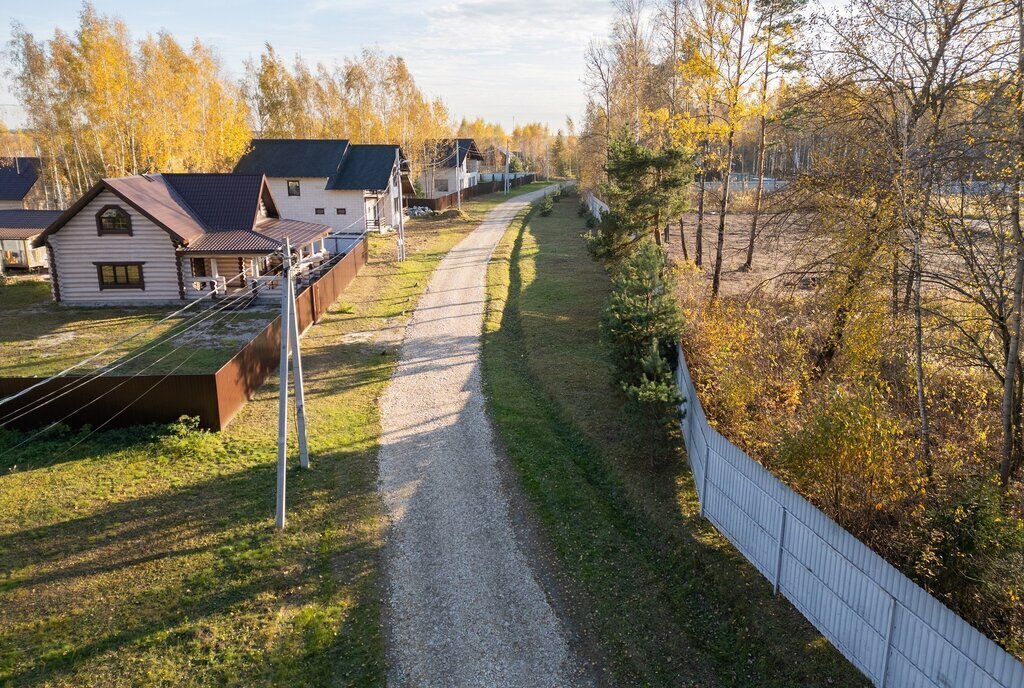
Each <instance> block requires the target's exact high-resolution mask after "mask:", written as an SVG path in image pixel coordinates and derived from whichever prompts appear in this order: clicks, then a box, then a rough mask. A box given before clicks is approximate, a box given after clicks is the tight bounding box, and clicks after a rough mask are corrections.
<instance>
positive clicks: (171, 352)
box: [5, 285, 266, 453]
mask: <svg viewBox="0 0 1024 688" xmlns="http://www.w3.org/2000/svg"><path fill="white" fill-rule="evenodd" d="M262 286H266V285H262ZM231 305H233V304H232V303H231V302H230V301H228V302H225V303H224V304H222V305H221V310H223V309H226V308H227V307H229V306H231ZM239 314H240V311H239V312H237V313H235V315H234V317H235V318H237V317H238V315H239ZM222 317H226V316H222ZM184 346H185V343H182V344H179V345H178V346H176V347H174V348H173V349H171V350H170V351H169V352H167V353H166V354H164V355H163V356H161V357H160V358H158V359H156V360H155V361H153V362H152V363H150V364H148V365H146V366H145V367H143V368H141V369H140V370H138V371H136V372H135V373H134V374H132V375H130V376H128V377H126V378H125V379H124V380H122V381H121V382H119V383H118V384H116V385H114V386H113V387H111V388H110V389H108V390H107V391H105V392H104V393H103V394H100V395H99V396H97V397H95V398H94V399H91V400H90V401H88V402H87V403H85V404H83V405H82V406H80V407H78V408H77V409H75V410H74V411H71V412H70V413H68V414H66V415H64V416H62V417H61V418H59V419H58V420H56V421H53V422H52V423H50V424H49V425H47V426H46V427H44V428H43V429H42V430H39V431H37V432H35V433H34V434H32V435H30V436H29V437H27V438H26V439H24V440H22V441H21V442H19V443H18V444H16V445H14V446H13V447H11V448H9V449H7V450H5V453H9V452H13V451H14V450H16V449H18V448H20V447H22V446H24V445H25V444H28V443H29V442H31V441H33V440H35V439H36V438H38V437H40V436H41V435H43V434H45V433H47V432H49V431H50V430H52V429H53V428H55V427H56V426H57V425H60V424H61V423H63V422H64V421H65V420H67V419H68V418H70V417H71V416H73V415H75V414H76V413H78V412H80V411H81V410H82V409H85V408H88V407H89V406H92V405H93V404H95V403H96V402H97V401H99V400H100V399H102V398H104V397H106V396H107V395H109V394H110V393H112V392H114V391H115V390H117V389H120V388H121V387H123V386H124V385H126V384H128V383H129V382H130V381H132V380H134V379H135V378H137V377H139V376H141V375H142V374H143V373H145V372H146V371H147V370H149V369H151V368H152V367H154V366H156V365H157V364H159V363H160V362H162V361H164V360H165V359H167V358H168V357H169V356H171V355H173V354H175V353H177V352H178V351H180V350H181V349H182V348H183V347H184ZM197 351H198V349H196V350H194V351H193V352H192V353H190V354H189V356H188V357H187V358H186V361H187V360H191V358H192V356H194V355H195V354H196V352H197ZM183 364H184V362H183V363H181V364H179V365H178V366H176V367H175V368H174V369H172V371H171V372H172V373H173V372H174V371H176V370H178V369H179V368H181V366H182V365H183ZM170 374H171V373H168V374H167V375H165V376H164V378H162V379H165V378H166V377H167V376H168V375H170ZM99 377H102V376H96V377H92V378H89V380H88V381H89V382H91V381H92V380H95V379H98V378H99ZM158 383H159V381H158ZM154 386H155V385H154ZM151 389H152V387H151V388H150V390H151ZM150 390H147V391H146V392H144V393H143V395H140V397H139V398H141V396H144V395H145V394H147V393H148V392H149V391H150ZM68 393H70V391H69V392H68ZM136 401H138V399H136ZM132 403H134V402H132ZM122 412H123V411H122ZM120 413H121V412H119V413H118V415H119V414H120ZM108 422H109V421H108ZM105 424H106V423H105ZM105 424H104V425H105Z"/></svg>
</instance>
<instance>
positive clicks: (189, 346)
mask: <svg viewBox="0 0 1024 688" xmlns="http://www.w3.org/2000/svg"><path fill="white" fill-rule="evenodd" d="M180 307H181V306H148V307H129V308H111V307H103V308H80V307H69V306H62V305H60V304H56V303H54V302H53V300H52V299H51V298H50V285H49V282H46V281H43V280H41V279H38V278H18V279H15V280H12V281H11V282H10V283H8V284H5V285H0V377H21V376H30V375H41V376H46V375H52V374H54V373H57V372H59V371H61V370H63V369H65V368H67V367H68V366H70V365H72V364H74V363H77V362H79V361H81V360H82V359H83V358H85V357H87V356H90V355H92V354H96V353H99V352H102V351H104V350H105V349H107V348H108V347H110V346H111V345H113V344H116V343H117V342H119V341H121V340H124V339H126V338H128V337H131V336H132V335H135V334H139V333H142V332H143V331H144V330H147V328H150V327H152V328H153V329H152V330H149V331H147V332H145V334H140V336H139V337H138V338H137V339H134V340H132V341H129V342H126V343H124V344H123V345H121V346H118V347H117V348H114V349H112V350H111V351H109V352H106V353H103V354H102V355H100V356H98V357H97V358H96V359H95V360H94V361H92V362H90V363H89V365H88V366H86V367H83V368H80V369H79V370H80V371H81V372H86V371H87V370H90V369H95V368H99V367H100V366H103V365H108V364H113V363H116V362H118V361H126V362H124V363H123V364H122V365H120V366H119V367H118V368H116V369H115V370H114V371H113V372H112V373H111V374H113V375H123V374H130V373H133V372H138V371H141V370H143V369H146V372H147V373H149V374H156V375H159V374H164V373H168V372H171V371H172V370H174V371H175V372H177V373H180V374H188V373H204V372H214V371H216V370H217V369H218V368H220V367H221V366H222V365H224V363H226V362H227V361H228V359H230V358H231V356H233V355H234V354H235V352H237V351H238V349H239V348H241V346H242V345H243V344H244V343H245V342H247V341H248V340H250V339H252V337H254V336H255V335H256V334H257V333H258V332H259V331H260V330H261V329H263V327H265V326H266V324H267V323H268V322H270V320H272V319H273V318H274V316H275V315H276V314H277V311H276V309H274V308H267V307H260V308H252V309H247V310H244V311H235V312H230V313H229V312H227V311H224V312H223V313H220V312H218V313H209V314H208V316H209V317H205V316H204V318H205V319H204V320H203V322H202V323H201V324H200V325H199V326H198V327H196V328H195V329H194V330H192V331H189V332H185V330H184V327H183V326H180V325H181V323H182V322H183V321H184V320H186V319H188V318H189V317H191V316H192V315H193V314H195V313H198V312H200V311H202V310H203V309H206V308H208V307H209V306H208V304H207V302H203V303H199V304H196V305H195V306H194V307H193V308H191V309H189V310H188V311H186V312H185V313H184V314H182V316H179V317H175V318H171V319H169V320H167V321H166V322H163V323H161V322H160V320H161V319H163V318H164V317H165V316H167V315H168V314H170V313H173V312H174V311H175V310H177V309H178V308H180ZM222 316H223V317H222ZM158 323H159V324H158ZM172 328H174V329H173V330H172ZM178 333H181V337H180V338H172V337H170V336H165V337H164V340H161V342H160V343H157V344H156V345H155V346H150V345H149V342H152V341H153V340H154V338H155V337H159V336H161V335H168V334H178ZM179 345H184V346H181V347H180V346H179ZM144 349H145V351H143V350H144ZM140 354H141V355H140ZM129 359H130V360H129Z"/></svg>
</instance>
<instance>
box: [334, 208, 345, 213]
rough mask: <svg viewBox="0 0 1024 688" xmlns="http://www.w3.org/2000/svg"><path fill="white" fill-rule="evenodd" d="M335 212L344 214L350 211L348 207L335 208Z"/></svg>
mask: <svg viewBox="0 0 1024 688" xmlns="http://www.w3.org/2000/svg"><path fill="white" fill-rule="evenodd" d="M334 212H335V213H337V214H338V215H344V214H346V213H347V212H348V208H335V209H334Z"/></svg>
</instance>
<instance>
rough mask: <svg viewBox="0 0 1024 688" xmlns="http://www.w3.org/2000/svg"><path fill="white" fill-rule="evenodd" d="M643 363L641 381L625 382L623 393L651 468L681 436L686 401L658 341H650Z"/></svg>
mask: <svg viewBox="0 0 1024 688" xmlns="http://www.w3.org/2000/svg"><path fill="white" fill-rule="evenodd" d="M640 363H641V368H642V371H643V372H642V373H641V374H640V378H639V379H638V380H635V381H625V382H623V383H622V390H623V391H624V392H625V393H626V398H627V399H628V400H629V403H628V404H627V405H626V410H627V412H628V413H629V414H630V415H632V416H633V417H634V418H635V421H636V423H635V425H636V427H638V428H640V429H641V433H640V437H641V440H642V441H643V442H644V443H645V444H646V445H647V447H646V448H647V451H648V455H649V457H650V461H651V465H654V463H655V461H656V459H657V457H658V456H659V455H662V454H664V453H666V450H668V449H669V448H670V447H671V446H672V444H673V441H674V440H676V439H677V438H678V437H679V436H680V429H679V420H680V413H679V407H680V405H681V404H682V403H683V402H684V399H683V397H682V395H681V394H680V393H679V388H678V387H677V386H676V382H675V376H674V375H673V374H672V366H670V365H669V363H668V361H666V360H665V357H664V356H662V354H661V351H660V347H659V344H658V340H657V339H652V340H651V345H650V348H649V349H648V351H647V355H646V356H644V358H643V360H642V361H641V362H640ZM683 417H685V413H684V414H683Z"/></svg>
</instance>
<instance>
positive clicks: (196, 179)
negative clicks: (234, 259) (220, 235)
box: [160, 174, 263, 232]
mask: <svg viewBox="0 0 1024 688" xmlns="http://www.w3.org/2000/svg"><path fill="white" fill-rule="evenodd" d="M160 176H161V177H163V178H164V180H165V181H166V182H167V184H168V185H170V187H171V189H173V191H174V192H175V193H176V194H177V195H178V197H179V198H180V199H181V200H182V201H184V202H185V204H186V205H187V206H188V207H189V209H191V210H192V212H193V213H195V215H196V216H198V217H199V219H200V220H201V221H202V223H203V225H204V226H205V228H206V229H207V230H208V231H214V232H223V231H231V230H239V229H243V230H244V229H252V225H253V221H254V220H255V218H256V211H257V209H258V208H259V201H260V191H261V190H262V189H263V175H255V174H163V175H160Z"/></svg>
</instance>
